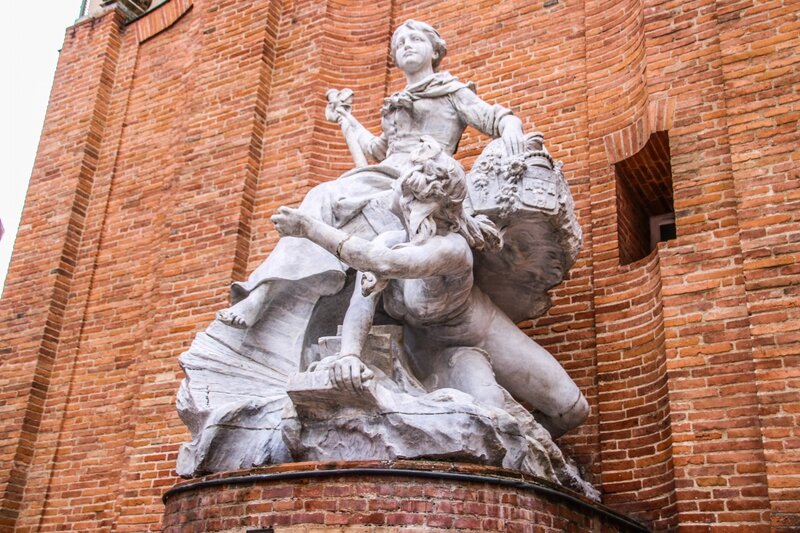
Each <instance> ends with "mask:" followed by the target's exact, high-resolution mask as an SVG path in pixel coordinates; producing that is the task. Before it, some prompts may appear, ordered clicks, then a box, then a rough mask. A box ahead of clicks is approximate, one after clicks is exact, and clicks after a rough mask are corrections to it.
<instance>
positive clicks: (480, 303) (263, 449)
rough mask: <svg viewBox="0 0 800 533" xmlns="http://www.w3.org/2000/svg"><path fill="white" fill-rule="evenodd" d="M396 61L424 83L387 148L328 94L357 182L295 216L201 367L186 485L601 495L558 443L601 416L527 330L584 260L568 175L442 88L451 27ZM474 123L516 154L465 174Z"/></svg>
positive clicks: (424, 32)
mask: <svg viewBox="0 0 800 533" xmlns="http://www.w3.org/2000/svg"><path fill="white" fill-rule="evenodd" d="M392 53H393V56H394V57H395V60H396V62H397V65H398V66H399V67H400V68H401V70H403V72H404V73H405V74H406V78H407V82H408V86H407V87H406V88H405V89H404V90H402V91H399V92H398V93H395V94H394V95H392V96H391V97H389V98H387V99H386V103H385V105H384V108H383V110H382V114H383V133H382V134H381V135H380V136H373V135H372V134H371V133H369V132H368V131H367V130H366V129H364V128H363V126H361V124H360V123H359V122H358V121H357V120H356V119H355V118H354V117H353V115H352V114H351V112H352V92H351V91H348V90H342V91H329V92H328V95H327V97H328V107H327V110H326V117H327V118H328V119H329V120H333V121H337V122H339V124H340V125H341V127H342V130H343V133H344V135H345V138H346V140H347V145H348V148H349V149H350V151H351V153H352V155H353V159H354V161H355V164H356V168H355V169H354V170H353V171H351V172H349V173H347V174H345V175H344V176H342V177H341V178H340V179H339V180H336V181H334V182H328V183H324V184H322V185H320V186H318V187H316V188H314V189H312V190H311V191H310V192H309V194H308V195H307V197H306V199H305V200H304V201H303V204H302V205H301V206H300V207H299V209H297V210H293V209H288V208H281V209H280V210H279V211H278V213H277V214H276V215H275V216H274V217H273V222H274V223H275V225H276V227H277V229H278V230H279V232H280V233H281V235H282V239H281V241H280V242H279V244H278V246H277V247H276V249H275V250H274V251H273V253H272V254H271V255H270V257H269V258H268V259H267V260H266V261H265V262H264V264H262V265H261V266H260V267H259V268H258V269H257V270H256V271H255V272H254V273H253V274H252V275H251V277H250V279H249V280H248V281H247V282H245V283H241V284H234V287H233V300H234V305H233V306H231V307H230V308H228V309H225V310H223V311H220V313H219V314H218V318H217V320H215V321H214V323H213V324H212V325H211V326H210V327H209V328H208V329H207V330H206V331H205V332H203V333H200V334H199V335H198V336H197V337H196V339H195V341H194V342H193V344H192V346H191V347H190V349H189V350H188V351H187V352H186V353H184V354H183V355H182V356H181V366H182V368H183V370H184V372H185V374H186V379H185V380H184V382H183V384H182V386H181V389H180V391H179V394H178V410H179V414H180V416H181V418H182V420H183V421H184V422H185V423H186V425H187V427H189V429H190V430H191V432H192V437H193V440H192V442H191V443H187V444H185V445H184V446H183V447H182V449H181V453H180V457H179V461H178V472H179V473H180V474H181V475H184V476H192V475H200V474H204V473H209V472H219V471H225V470H234V469H239V468H247V467H250V466H258V465H262V464H269V463H280V462H286V461H290V460H326V459H393V458H440V459H447V460H451V461H465V462H479V463H484V464H491V465H496V466H504V467H507V468H513V469H517V470H521V471H523V472H527V473H531V474H534V475H537V476H541V477H543V478H546V479H549V480H550V481H553V482H556V483H560V484H562V485H565V486H567V487H570V488H572V489H574V490H577V491H579V492H581V493H583V494H585V495H587V496H589V497H593V498H596V497H597V493H596V491H594V489H593V488H592V487H591V486H590V485H588V484H587V483H585V482H584V481H582V480H581V478H580V476H579V475H578V473H577V470H576V469H575V467H574V466H572V465H571V464H570V463H569V462H568V461H567V460H565V458H564V456H563V454H562V453H561V452H560V450H559V449H558V447H557V446H556V445H555V444H554V442H553V436H555V437H557V436H559V435H561V434H562V433H564V432H565V431H568V430H570V429H571V428H573V427H575V426H576V425H578V424H579V423H581V422H582V421H583V419H584V418H585V417H586V415H587V413H588V405H587V404H586V401H585V399H584V398H583V395H582V394H581V392H580V391H579V390H578V388H577V387H576V386H575V384H574V383H573V382H572V380H571V379H570V378H569V376H568V375H567V374H566V372H564V370H563V369H562V368H561V367H560V365H558V363H557V362H556V361H555V359H554V358H553V357H552V356H551V355H550V354H549V353H547V352H546V351H545V350H544V349H543V348H541V346H539V345H538V344H536V343H535V342H534V341H533V340H531V339H530V338H528V337H527V336H525V335H524V334H522V333H521V332H520V331H519V329H518V328H516V327H515V325H514V321H519V320H522V319H525V318H533V317H536V316H540V315H541V314H543V313H544V312H546V310H547V309H548V307H549V305H550V300H549V297H548V294H547V291H548V290H549V289H550V288H552V287H553V286H555V285H556V284H558V283H559V282H560V281H561V280H562V279H563V277H564V276H565V275H566V273H567V271H568V270H569V268H570V267H571V265H572V263H573V262H574V261H575V258H576V256H577V254H578V251H579V249H580V245H581V233H580V227H579V226H578V224H577V221H576V220H575V215H574V212H573V204H572V198H571V196H570V193H569V188H568V186H567V184H566V181H565V179H564V176H563V173H562V172H561V164H560V163H559V162H554V161H553V159H552V157H551V156H550V154H549V153H548V152H547V150H546V149H545V148H544V139H543V136H542V135H541V134H538V133H537V134H532V135H528V136H524V134H523V132H522V127H521V122H520V121H519V119H517V118H516V117H514V116H513V115H511V114H510V111H508V110H506V109H504V108H502V107H500V106H491V105H489V104H487V103H486V102H484V101H482V100H481V99H480V98H478V97H477V95H476V94H475V92H474V87H472V86H471V85H469V84H464V83H461V82H459V81H458V80H457V79H455V78H454V77H452V76H450V75H449V74H447V73H443V72H438V73H437V72H434V70H435V68H436V67H438V64H439V62H440V61H441V59H442V57H443V56H444V54H445V53H446V48H445V45H444V41H443V40H442V39H441V37H439V35H438V34H437V33H436V32H435V30H433V28H430V27H429V26H427V25H425V24H422V23H417V22H413V21H410V22H407V23H406V24H404V25H403V26H401V27H400V28H399V29H398V30H397V32H395V34H394V36H393V37H392ZM466 124H469V125H472V126H474V127H476V128H478V129H479V130H481V131H483V132H484V133H487V134H489V135H491V136H493V137H496V138H497V139H496V140H495V141H492V142H491V143H489V144H488V146H487V147H486V149H485V150H484V152H483V153H482V154H481V156H480V157H479V158H478V160H477V161H476V163H475V165H474V166H473V169H472V171H471V172H470V173H469V174H468V175H466V176H465V174H464V171H463V169H462V168H461V166H460V165H459V164H458V163H457V162H456V161H455V160H453V159H452V157H451V156H452V155H453V153H454V151H455V148H456V146H457V144H458V141H459V139H460V137H461V133H462V131H463V129H464V127H465V125H466ZM370 159H371V160H373V161H377V162H378V164H376V165H370V164H368V160H370ZM501 236H502V240H501ZM348 272H349V274H348ZM379 323H383V324H393V325H387V326H380V325H377V324H379ZM340 324H341V327H339V325H340ZM337 328H338V331H337ZM517 400H522V401H525V402H526V403H528V404H529V405H532V406H534V407H535V408H536V411H535V412H534V413H533V414H531V413H529V412H528V411H527V410H525V409H524V408H523V407H522V406H521V405H520V403H519V402H518V401H517Z"/></svg>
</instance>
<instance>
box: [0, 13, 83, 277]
mask: <svg viewBox="0 0 800 533" xmlns="http://www.w3.org/2000/svg"><path fill="white" fill-rule="evenodd" d="M80 8H81V0H36V1H33V0H22V1H14V2H5V3H4V7H3V16H2V17H0V73H1V74H0V219H2V221H3V226H4V227H5V230H6V232H5V235H3V237H2V239H0V290H1V289H2V286H3V284H5V279H6V273H7V272H8V263H9V261H10V260H11V250H12V248H13V245H14V237H15V236H16V233H17V227H18V226H19V218H20V215H21V214H22V205H23V203H24V202H25V191H26V190H27V188H28V179H29V178H30V174H31V169H32V168H33V160H34V159H35V157H36V148H37V146H38V144H39V134H40V133H41V131H42V124H43V123H44V115H45V110H46V109H47V99H48V97H49V95H50V87H51V86H52V85H53V75H54V73H55V69H56V62H57V61H58V50H59V49H60V48H61V45H62V44H63V43H64V31H65V30H66V28H68V27H69V26H71V25H72V24H73V23H74V22H75V20H76V19H77V18H78V14H79V11H80Z"/></svg>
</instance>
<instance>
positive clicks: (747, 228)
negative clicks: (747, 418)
mask: <svg viewBox="0 0 800 533" xmlns="http://www.w3.org/2000/svg"><path fill="white" fill-rule="evenodd" d="M716 5H717V13H718V18H719V22H720V47H721V51H722V75H723V77H724V96H725V103H726V107H727V117H728V133H729V135H730V138H729V139H730V151H731V167H732V171H733V181H734V186H735V191H736V197H737V213H738V219H739V227H740V228H741V234H740V235H741V246H742V253H743V264H742V268H743V269H744V283H745V289H746V300H747V311H748V314H749V317H750V334H751V336H752V341H753V348H752V354H753V359H754V361H755V385H756V390H757V394H758V400H759V404H760V409H759V422H760V428H761V436H762V439H763V443H764V453H765V459H766V461H767V465H766V466H767V468H766V472H767V485H768V491H769V499H770V509H771V525H772V527H773V528H774V530H776V531H791V530H797V529H800V290H798V284H799V283H800V267H798V263H800V239H798V235H800V179H798V178H800V171H798V168H800V152H798V148H797V147H798V145H799V144H800V128H799V127H798V121H799V120H800V91H798V85H799V84H800V57H798V54H797V50H798V49H800V30H799V29H798V18H797V6H796V5H794V6H792V5H789V4H781V3H777V2H771V3H767V4H763V5H761V4H758V3H756V2H734V1H720V2H717V4H716Z"/></svg>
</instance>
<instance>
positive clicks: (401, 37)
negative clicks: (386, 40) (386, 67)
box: [391, 20, 447, 71]
mask: <svg viewBox="0 0 800 533" xmlns="http://www.w3.org/2000/svg"><path fill="white" fill-rule="evenodd" d="M416 35H421V36H424V37H425V39H427V40H428V42H429V43H430V46H431V48H432V51H433V54H432V57H431V65H432V67H433V70H434V71H436V70H438V68H439V63H441V62H442V59H444V56H445V55H447V44H446V43H445V42H444V39H442V36H441V35H439V32H438V31H436V30H435V29H434V28H433V26H431V25H430V24H426V23H424V22H419V21H417V20H407V21H405V22H404V23H403V24H401V25H400V27H398V28H397V29H396V30H395V31H394V34H393V35H392V41H391V44H392V47H391V52H392V59H393V60H394V61H395V63H397V64H398V66H400V68H403V66H402V64H401V63H402V61H403V58H402V57H401V58H400V59H399V60H398V57H397V52H398V50H400V46H401V45H403V44H404V43H405V42H406V41H407V40H408V39H409V38H410V37H412V36H416Z"/></svg>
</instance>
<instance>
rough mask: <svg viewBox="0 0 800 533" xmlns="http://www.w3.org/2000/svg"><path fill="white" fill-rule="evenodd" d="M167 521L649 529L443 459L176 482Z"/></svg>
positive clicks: (274, 526)
mask: <svg viewBox="0 0 800 533" xmlns="http://www.w3.org/2000/svg"><path fill="white" fill-rule="evenodd" d="M164 502H165V504H166V512H165V514H164V522H163V523H164V531H165V532H167V533H194V532H198V533H199V532H226V533H227V532H231V533H233V532H236V533H245V532H250V531H252V532H254V533H255V532H258V533H267V532H270V531H272V532H274V533H282V532H283V533H290V532H291V533H311V532H317V531H333V532H359V533H366V532H389V531H398V530H402V531H497V532H511V531H518V532H527V531H530V532H534V531H535V532H550V531H552V532H559V533H561V532H565V531H568V532H573V531H574V532H586V531H646V530H645V529H644V528H641V526H638V524H636V523H635V522H633V521H631V520H629V519H627V518H625V517H624V516H622V515H620V514H618V513H616V512H614V511H611V510H610V509H608V508H606V507H604V506H602V505H599V504H596V503H594V502H591V501H589V500H587V499H585V498H582V497H581V496H578V495H576V494H575V493H572V492H569V491H566V490H564V489H562V488H560V487H555V486H553V485H551V484H549V483H547V482H544V481H541V480H538V479H531V478H529V477H523V476H521V475H520V474H518V473H515V472H509V471H506V470H502V469H497V468H490V467H482V466H475V465H463V464H453V463H439V462H420V461H394V462H338V463H291V464H285V465H278V466H273V467H266V468H258V469H252V470H245V471H239V472H231V473H226V474H216V475H212V476H206V477H203V478H198V479H193V480H190V481H186V482H183V483H179V484H178V485H176V486H175V487H173V488H172V489H170V490H169V491H167V493H166V494H165V495H164Z"/></svg>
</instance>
